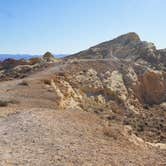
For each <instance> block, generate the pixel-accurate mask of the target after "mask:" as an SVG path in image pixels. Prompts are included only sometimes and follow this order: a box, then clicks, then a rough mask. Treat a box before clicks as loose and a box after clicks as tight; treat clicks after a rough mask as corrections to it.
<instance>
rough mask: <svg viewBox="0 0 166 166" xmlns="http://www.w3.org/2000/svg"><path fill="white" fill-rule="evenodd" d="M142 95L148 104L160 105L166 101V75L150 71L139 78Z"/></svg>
mask: <svg viewBox="0 0 166 166" xmlns="http://www.w3.org/2000/svg"><path fill="white" fill-rule="evenodd" d="M139 81H140V90H141V95H142V98H143V100H144V102H145V103H147V104H160V103H162V102H164V101H166V75H165V74H164V73H163V72H160V71H155V70H148V71H146V72H145V73H144V74H143V75H141V76H139Z"/></svg>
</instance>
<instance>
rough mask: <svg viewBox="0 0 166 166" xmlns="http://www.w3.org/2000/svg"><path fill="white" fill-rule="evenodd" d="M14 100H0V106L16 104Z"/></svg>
mask: <svg viewBox="0 0 166 166" xmlns="http://www.w3.org/2000/svg"><path fill="white" fill-rule="evenodd" d="M18 103H19V102H18V101H16V100H0V107H7V106H8V105H9V104H18Z"/></svg>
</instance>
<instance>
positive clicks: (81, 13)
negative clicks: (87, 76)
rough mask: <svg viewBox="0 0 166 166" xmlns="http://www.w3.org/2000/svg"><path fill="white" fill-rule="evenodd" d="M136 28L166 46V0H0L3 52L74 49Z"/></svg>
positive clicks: (39, 52)
mask: <svg viewBox="0 0 166 166" xmlns="http://www.w3.org/2000/svg"><path fill="white" fill-rule="evenodd" d="M130 31H132V32H133V31H134V32H137V33H138V34H139V35H140V37H141V38H142V40H147V41H151V42H154V43H155V44H156V46H157V47H158V48H164V47H166V0H0V53H13V54H15V53H30V54H43V53H44V52H46V51H51V52H53V53H69V54H70V53H74V52H77V51H80V50H83V49H86V48H88V47H90V46H93V45H95V44H97V43H100V42H102V41H105V40H110V39H112V38H114V37H116V36H118V35H121V34H124V33H127V32H130Z"/></svg>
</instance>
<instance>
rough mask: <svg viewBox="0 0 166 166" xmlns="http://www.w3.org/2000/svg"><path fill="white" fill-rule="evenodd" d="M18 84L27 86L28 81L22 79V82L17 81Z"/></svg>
mask: <svg viewBox="0 0 166 166" xmlns="http://www.w3.org/2000/svg"><path fill="white" fill-rule="evenodd" d="M19 85H22V86H28V85H29V84H28V82H27V81H25V80H23V81H22V82H20V83H19Z"/></svg>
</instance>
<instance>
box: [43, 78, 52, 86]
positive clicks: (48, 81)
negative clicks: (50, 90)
mask: <svg viewBox="0 0 166 166" xmlns="http://www.w3.org/2000/svg"><path fill="white" fill-rule="evenodd" d="M43 82H44V84H46V85H50V84H51V82H50V80H47V79H45V80H43Z"/></svg>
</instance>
